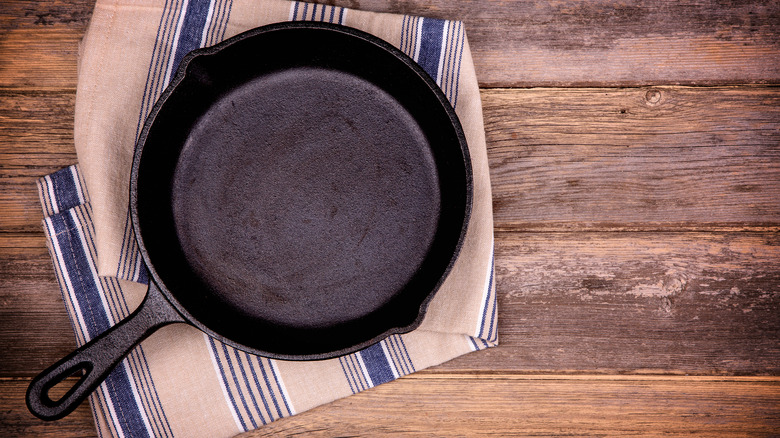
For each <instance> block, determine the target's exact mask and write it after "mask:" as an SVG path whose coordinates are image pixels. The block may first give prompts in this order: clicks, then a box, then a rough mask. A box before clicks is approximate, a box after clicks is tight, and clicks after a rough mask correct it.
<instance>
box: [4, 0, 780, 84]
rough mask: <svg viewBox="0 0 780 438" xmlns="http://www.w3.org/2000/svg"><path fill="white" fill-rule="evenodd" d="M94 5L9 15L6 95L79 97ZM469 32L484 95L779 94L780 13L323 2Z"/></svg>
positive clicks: (767, 9)
mask: <svg viewBox="0 0 780 438" xmlns="http://www.w3.org/2000/svg"><path fill="white" fill-rule="evenodd" d="M93 3H94V1H93V0H79V1H77V2H74V3H73V4H72V5H70V4H68V2H65V1H62V0H45V1H40V2H36V1H32V0H25V1H18V2H16V1H5V2H2V3H1V4H0V6H1V7H0V11H5V13H4V14H2V15H0V17H2V20H0V26H2V27H0V34H4V37H3V38H0V59H3V60H5V63H4V64H5V66H4V68H3V71H2V74H0V87H43V88H50V87H66V88H72V87H74V86H75V78H76V76H75V74H76V68H75V66H76V56H77V44H78V41H79V40H80V39H81V36H82V35H83V32H84V30H85V29H86V25H87V23H88V19H89V16H90V14H91V9H92V5H93ZM318 3H329V4H337V5H340V6H347V7H352V8H358V9H363V10H372V11H380V12H392V13H409V14H417V15H424V16H430V17H436V18H446V19H453V20H464V21H465V26H466V30H467V32H468V38H469V43H470V46H471V49H472V52H473V57H474V61H475V66H476V70H477V77H478V78H479V80H480V84H481V85H482V86H485V87H507V86H514V87H531V86H636V85H658V84H681V85H719V84H720V85H722V84H739V83H775V84H776V83H778V82H780V19H778V16H780V4H778V3H777V2H766V1H760V0H752V1H736V0H729V1H718V0H697V1H693V2H685V3H679V2H663V3H659V2H650V3H648V2H640V1H636V0H635V1H630V2H625V1H621V0H601V1H597V2H586V3H583V2H580V1H576V0H565V1H557V2H547V3H539V2H533V1H530V0H523V1H495V2H489V3H485V2H475V1H472V0H460V1H450V0H435V1H411V0H406V1H395V2H385V1H382V0H362V1H355V0H337V1H332V0H320V1H318Z"/></svg>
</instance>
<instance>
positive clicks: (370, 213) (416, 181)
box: [131, 23, 471, 359]
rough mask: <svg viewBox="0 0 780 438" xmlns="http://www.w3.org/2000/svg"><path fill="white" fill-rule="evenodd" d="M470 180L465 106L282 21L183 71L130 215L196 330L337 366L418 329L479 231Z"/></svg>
mask: <svg viewBox="0 0 780 438" xmlns="http://www.w3.org/2000/svg"><path fill="white" fill-rule="evenodd" d="M470 171H471V169H470V164H469V161H468V152H467V148H466V143H465V140H464V138H463V133H462V131H461V128H460V125H459V123H458V121H457V117H456V116H455V114H454V111H453V110H452V107H451V106H449V103H448V102H447V101H446V98H445V97H444V96H443V94H442V93H441V90H439V89H438V88H437V87H436V85H435V84H434V83H433V81H432V80H431V79H430V78H429V77H428V76H427V75H425V73H424V72H423V71H422V69H421V68H420V67H419V66H417V65H416V64H415V63H414V62H413V61H411V60H410V59H409V58H408V57H406V56H405V55H403V54H401V53H400V52H399V51H398V50H397V49H395V48H392V47H391V46H389V45H388V44H387V43H385V42H384V41H381V40H378V39H377V38H375V37H372V36H370V35H368V34H364V33H363V32H359V31H356V30H354V29H350V28H345V27H341V26H335V25H325V24H320V23H316V24H315V23H285V24H278V25H272V26H267V27H264V28H260V29H259V30H257V31H255V32H252V31H250V32H249V33H247V34H243V35H242V36H239V37H236V38H235V39H233V40H229V41H228V42H227V43H223V44H221V45H218V46H216V47H215V48H212V49H203V50H199V51H196V52H195V54H194V55H191V56H190V57H188V58H185V59H184V60H183V61H182V67H181V68H180V70H179V74H178V75H177V77H176V78H175V79H174V82H173V86H172V87H169V89H168V90H166V92H165V93H164V94H163V96H162V97H161V98H160V100H159V101H158V103H157V105H156V106H155V108H154V109H153V110H152V114H151V115H150V117H149V120H147V123H146V125H145V128H144V130H143V131H142V133H141V137H140V140H139V145H138V148H137V150H136V159H135V162H134V168H133V180H132V184H131V186H132V187H131V201H132V202H131V212H132V215H133V221H134V229H135V233H136V237H137V240H138V241H139V246H140V247H141V252H142V254H143V255H144V260H145V261H146V263H147V266H148V267H149V270H150V272H151V274H152V278H153V279H154V280H155V283H156V284H157V285H158V286H159V287H160V290H161V291H162V292H163V294H164V295H165V296H166V298H167V299H168V301H170V302H171V303H172V304H173V305H174V306H175V307H176V309H177V310H178V311H179V312H180V313H181V314H182V315H183V316H184V317H185V318H186V319H187V320H188V321H189V322H191V323H192V324H193V325H195V326H197V327H198V328H200V329H201V330H203V331H205V332H207V333H209V334H210V335H212V336H215V337H217V338H218V339H220V340H222V341H224V342H227V343H229V344H231V345H234V346H236V347H238V348H241V349H244V350H246V351H250V352H254V353H258V354H263V355H266V356H270V357H277V358H289V359H316V358H325V357H333V356H336V355H339V354H343V353H346V352H350V351H355V350H357V349H360V348H363V347H366V346H368V345H370V344H372V343H374V342H376V341H378V340H380V339H382V338H383V337H385V336H387V335H389V334H392V333H400V332H406V331H409V330H412V329H413V328H415V327H416V326H418V325H419V323H420V322H421V321H422V317H423V314H424V311H425V308H426V306H427V304H428V302H429V301H430V299H431V298H432V296H433V294H434V292H435V291H436V290H437V289H438V287H439V285H440V284H441V282H442V281H443V280H444V278H445V276H446V274H447V272H448V271H449V269H450V267H451V265H452V263H454V260H455V258H456V256H457V253H458V251H459V248H460V245H461V242H462V239H463V235H464V234H465V229H466V223H467V218H468V214H469V211H470V202H471V174H470Z"/></svg>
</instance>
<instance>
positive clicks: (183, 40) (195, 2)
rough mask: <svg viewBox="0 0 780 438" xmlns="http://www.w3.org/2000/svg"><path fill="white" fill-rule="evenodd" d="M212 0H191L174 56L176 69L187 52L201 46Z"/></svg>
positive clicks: (174, 69) (174, 67)
mask: <svg viewBox="0 0 780 438" xmlns="http://www.w3.org/2000/svg"><path fill="white" fill-rule="evenodd" d="M210 4H211V1H210V0H190V2H189V3H188V4H187V11H186V12H185V15H184V22H183V24H182V26H181V31H180V32H179V40H178V44H177V46H176V54H175V55H174V56H173V69H172V71H176V69H177V68H178V67H179V62H181V59H182V58H183V57H184V55H186V54H187V53H189V52H191V51H193V50H195V49H197V48H200V43H201V37H202V36H203V28H204V27H205V26H206V18H207V17H208V13H209V6H210Z"/></svg>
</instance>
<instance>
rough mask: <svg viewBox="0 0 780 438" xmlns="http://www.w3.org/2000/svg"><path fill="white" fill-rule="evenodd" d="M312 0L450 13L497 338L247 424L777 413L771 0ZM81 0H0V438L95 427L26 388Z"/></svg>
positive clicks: (50, 357)
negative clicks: (487, 212) (478, 140)
mask: <svg viewBox="0 0 780 438" xmlns="http://www.w3.org/2000/svg"><path fill="white" fill-rule="evenodd" d="M327 3H330V4H338V5H341V6H347V7H353V8H360V9H365V10H375V11H384V12H394V13H411V14H420V15H426V16H431V17H437V18H447V19H462V20H464V21H465V23H466V28H467V32H468V37H469V42H470V45H471V48H472V51H473V55H474V60H475V64H476V69H477V75H478V78H479V79H480V85H481V86H482V87H483V90H482V97H483V105H484V113H485V125H486V134H487V140H488V154H489V159H490V166H491V178H492V184H493V198H494V210H495V225H496V274H497V282H498V286H497V290H498V299H499V312H500V315H499V334H500V340H501V345H500V346H499V347H498V348H495V349H490V350H487V351H483V352H480V353H477V354H471V355H466V356H463V357H461V358H458V359H456V360H454V361H451V362H448V363H446V364H443V365H441V366H438V367H435V368H433V369H430V370H425V371H422V372H420V373H418V374H414V375H411V376H408V377H406V378H403V379H401V380H400V381H398V382H393V383H391V384H388V385H382V386H380V387H378V388H375V389H373V390H370V391H367V392H366V393H363V394H359V395H357V396H354V397H349V398H347V399H343V400H340V401H337V402H335V403H332V404H329V405H326V406H323V407H320V408H317V409H314V410H312V411H310V412H305V413H303V414H300V415H298V416H295V417H292V418H289V419H284V420H282V421H279V422H277V423H273V424H271V425H269V426H266V427H265V428H263V429H261V430H259V431H257V432H254V433H250V434H248V436H277V435H279V436H293V435H307V436H308V435H313V436H346V435H349V436H398V435H408V436H431V435H440V436H486V435H494V436H506V435H512V436H518V435H520V436H522V435H572V434H573V435H600V436H630V435H639V436H648V435H657V434H661V433H664V434H667V435H671V436H678V435H690V434H691V433H698V434H701V435H707V436H712V435H732V436H735V435H736V436H767V435H775V434H780V408H778V406H780V237H778V236H779V235H778V231H780V105H779V104H780V88H777V87H776V85H778V84H780V3H777V2H764V1H715V0H696V1H693V2H686V3H682V4H681V3H677V2H621V1H617V0H614V1H613V0H609V1H596V2H586V3H583V2H579V1H574V0H563V1H559V2H545V3H542V2H533V1H528V0H525V1H490V2H485V1H480V2H477V1H471V0H460V1H446V0H434V1H425V2H420V1H416V0H402V1H394V2H384V1H380V0H362V1H354V0H351V1H350V0H336V1H327ZM93 5H94V0H73V1H64V0H41V1H34V0H18V1H17V0H0V435H2V436H58V437H59V436H65V437H67V436H74V437H75V436H94V435H95V429H94V427H93V426H92V419H91V413H90V409H89V407H88V406H87V405H84V406H82V407H80V408H79V409H78V410H77V411H76V412H75V413H74V414H72V415H71V416H69V417H67V418H66V419H64V420H61V421H59V422H57V423H42V422H40V421H39V420H37V419H35V418H33V417H32V416H31V415H30V414H29V413H28V412H27V410H26V408H25V407H24V402H23V394H24V391H25V389H26V387H27V384H28V382H29V379H30V378H31V377H32V376H33V375H35V373H37V372H38V371H39V370H40V369H42V368H44V367H45V366H47V365H48V364H50V363H51V362H52V361H54V360H56V359H57V358H59V357H61V356H62V355H64V354H66V353H67V352H69V351H70V350H71V349H72V348H73V346H74V344H75V341H74V338H73V335H72V330H71V326H70V322H69V321H68V318H67V316H66V314H65V311H64V307H63V304H62V301H61V298H60V295H59V290H58V287H57V285H56V281H55V279H54V274H53V270H52V267H51V263H50V261H49V259H48V253H47V250H46V248H45V243H44V238H43V234H42V232H41V227H40V219H41V213H40V207H39V205H38V201H37V192H36V190H35V187H34V181H35V179H36V178H38V177H40V176H42V175H44V174H47V173H50V172H52V171H54V170H56V169H59V168H61V167H63V166H66V165H68V164H72V163H73V162H75V160H76V156H75V152H74V147H73V139H72V129H73V122H72V114H73V105H74V101H75V90H76V58H77V53H78V42H79V40H80V39H81V37H82V35H83V33H84V31H85V29H86V27H87V24H88V20H89V17H90V14H91V9H92V6H93ZM701 85H706V87H699V86H701ZM691 86H693V87H691ZM539 87H546V88H539ZM585 87H587V88H585Z"/></svg>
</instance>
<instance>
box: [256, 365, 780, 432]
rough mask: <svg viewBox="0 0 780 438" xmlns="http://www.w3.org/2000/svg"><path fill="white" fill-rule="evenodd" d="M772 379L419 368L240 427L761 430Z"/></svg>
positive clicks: (778, 397)
mask: <svg viewBox="0 0 780 438" xmlns="http://www.w3.org/2000/svg"><path fill="white" fill-rule="evenodd" d="M779 389H780V387H779V386H778V381H777V380H775V379H767V380H754V379H752V378H747V379H738V378H736V379H727V380H710V379H685V378H652V379H650V378H633V377H630V378H621V377H619V376H613V377H609V378H598V377H595V376H578V377H576V378H571V377H566V376H512V375H492V376H484V375H483V376H462V375H455V376H448V375H443V376H439V375H434V376H431V375H428V374H420V375H414V377H411V378H409V379H406V378H404V379H401V380H399V381H396V382H393V383H390V384H387V385H383V386H379V387H377V388H374V389H372V390H369V391H367V392H366V393H361V394H358V395H355V396H352V397H349V398H346V399H342V400H338V401H336V402H334V403H332V404H330V405H327V406H324V407H321V408H316V409H314V410H312V411H309V412H305V413H303V414H301V415H299V416H293V417H290V418H287V419H281V420H279V421H277V422H274V423H271V424H270V425H267V426H264V427H263V428H261V429H259V430H257V431H255V432H250V433H247V434H244V435H241V436H242V437H245V438H249V437H272V436H286V437H291V436H314V437H335V436H350V437H352V436H354V437H391V436H401V435H402V436H420V437H427V436H468V437H484V436H569V435H575V436H619V437H625V436H657V435H664V436H690V434H691V433H692V432H693V433H697V434H699V435H704V436H715V435H717V436H726V435H732V436H767V435H769V434H773V433H777V432H778V430H780V407H779V406H780V403H779V402H780V391H779ZM366 419H370V421H366Z"/></svg>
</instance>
